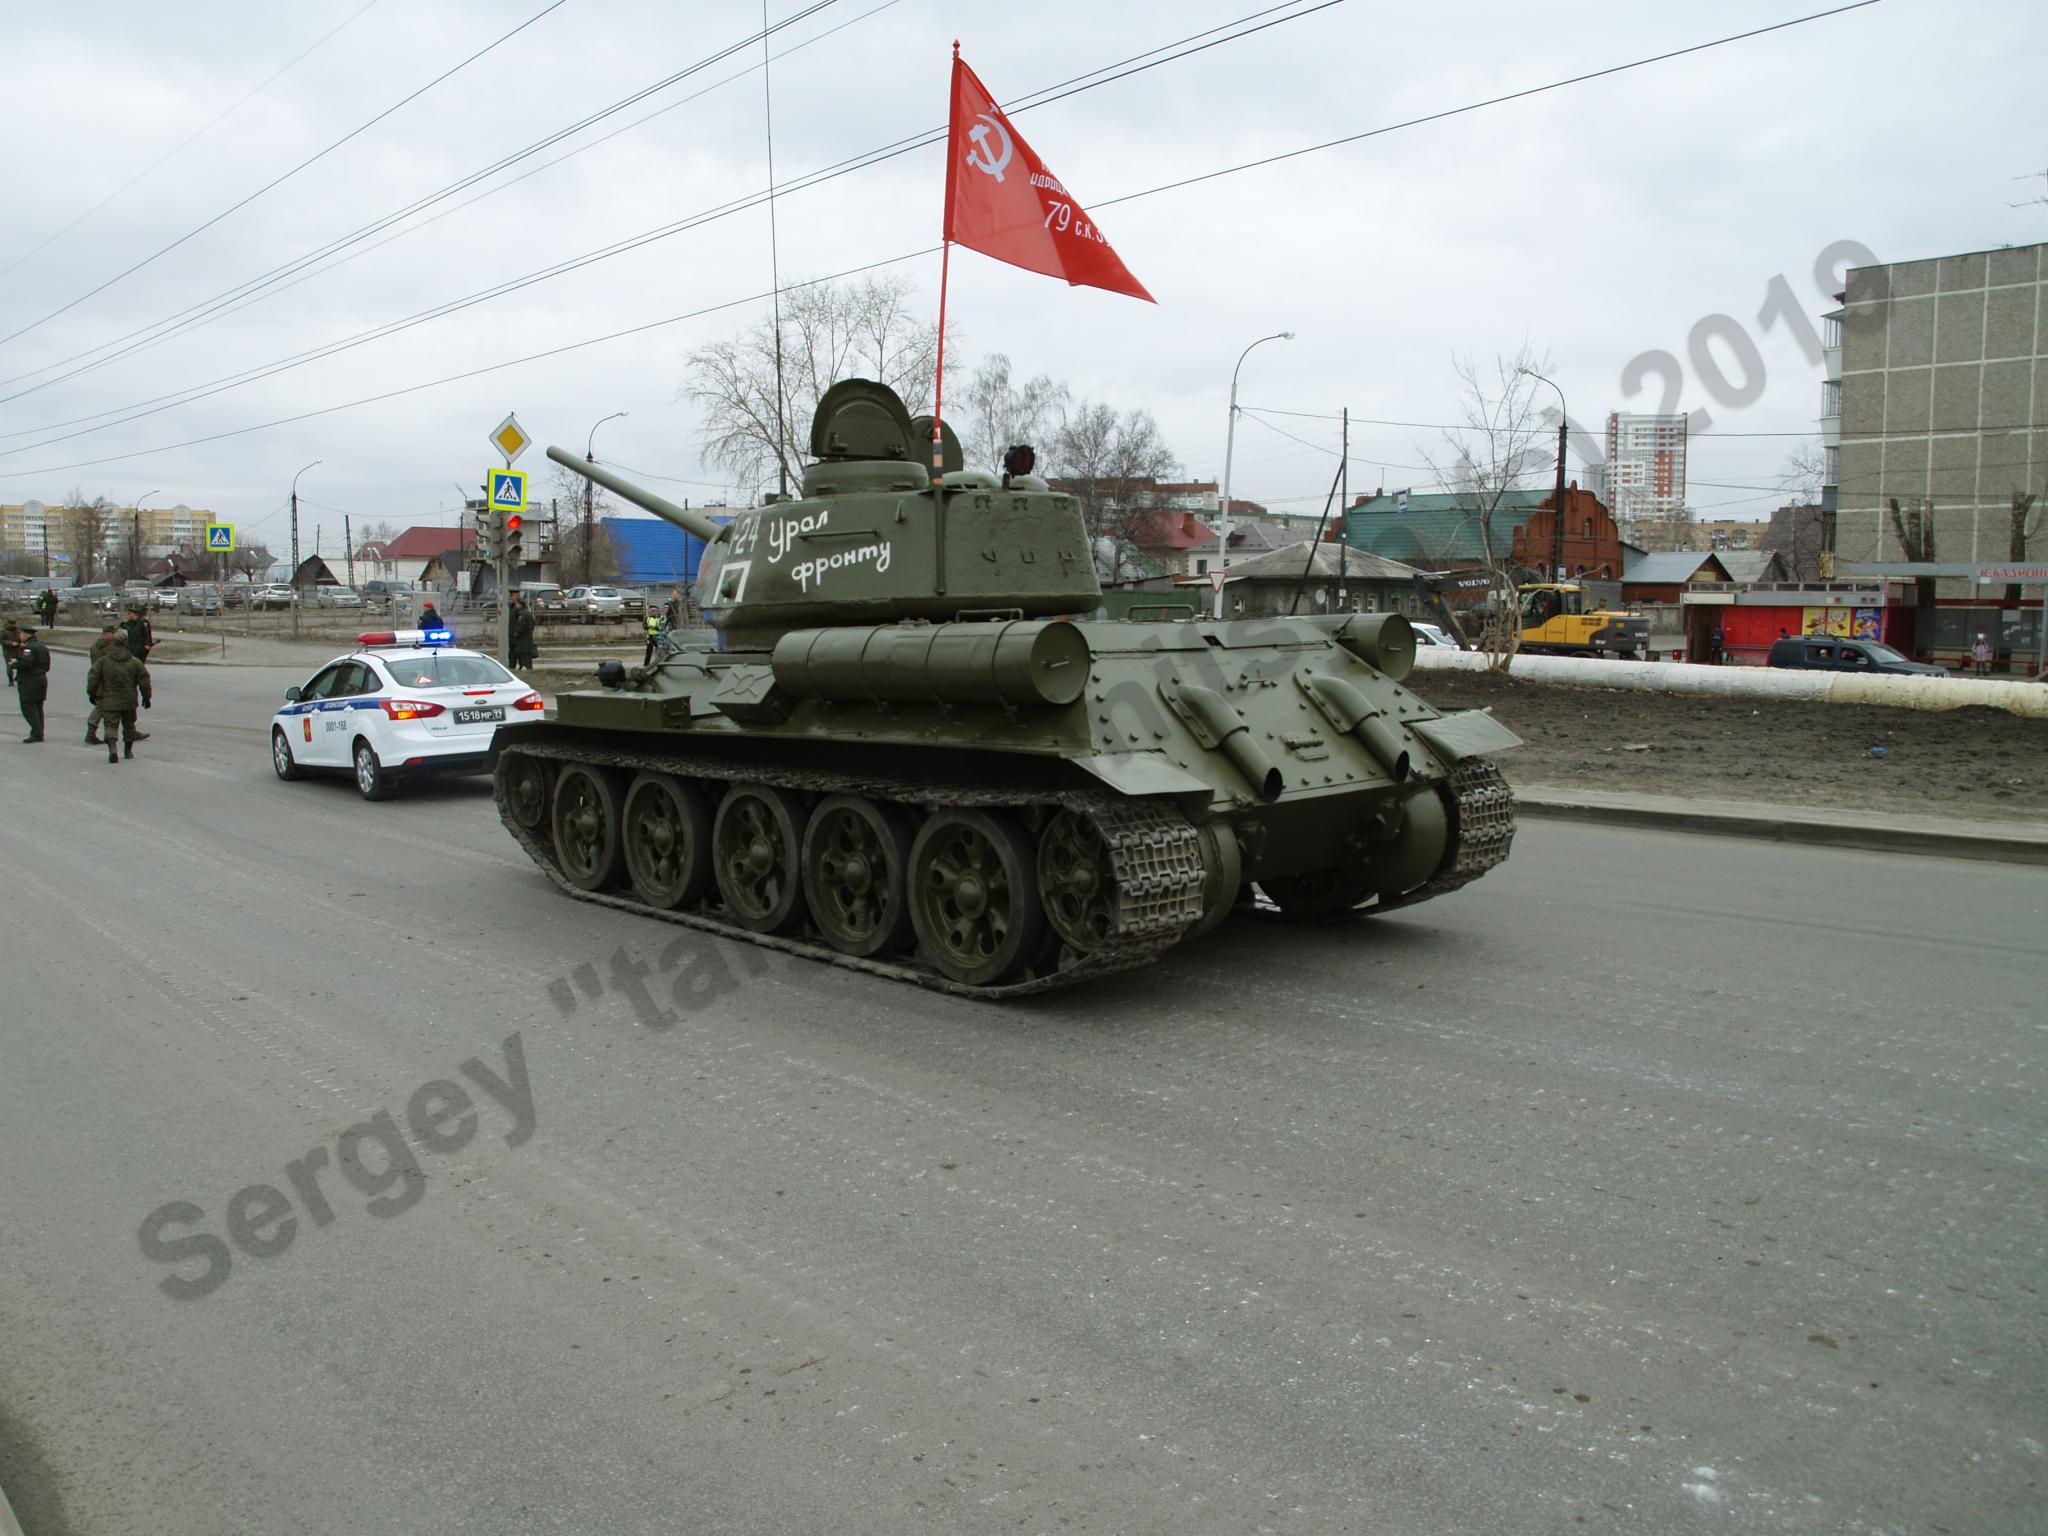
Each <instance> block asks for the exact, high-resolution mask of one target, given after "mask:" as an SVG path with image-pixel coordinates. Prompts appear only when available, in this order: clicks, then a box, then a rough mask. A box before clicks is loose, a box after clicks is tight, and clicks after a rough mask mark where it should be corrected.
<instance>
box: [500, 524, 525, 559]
mask: <svg viewBox="0 0 2048 1536" xmlns="http://www.w3.org/2000/svg"><path fill="white" fill-rule="evenodd" d="M525 525H526V519H525V518H523V517H521V516H520V515H519V514H518V513H517V512H514V513H511V514H509V515H508V516H507V517H506V519H505V537H504V545H505V563H506V564H507V565H511V566H516V565H518V564H519V562H520V561H521V560H523V559H524V558H525V543H526V538H525V535H524V533H522V532H521V530H522V529H523V528H524V527H525Z"/></svg>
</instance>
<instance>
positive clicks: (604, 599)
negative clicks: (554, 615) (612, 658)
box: [563, 587, 640, 623]
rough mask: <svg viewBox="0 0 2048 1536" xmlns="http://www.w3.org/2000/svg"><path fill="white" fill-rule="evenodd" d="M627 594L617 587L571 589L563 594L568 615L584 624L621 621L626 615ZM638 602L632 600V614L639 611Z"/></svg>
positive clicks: (637, 599) (635, 599)
mask: <svg viewBox="0 0 2048 1536" xmlns="http://www.w3.org/2000/svg"><path fill="white" fill-rule="evenodd" d="M626 597H627V594H626V593H624V592H622V591H620V590H619V589H618V588H617V587H571V588H570V589H569V590H568V591H567V592H565V593H564V594H563V598H564V600H565V601H566V604H567V607H568V611H569V613H570V614H571V615H572V616H573V617H575V618H577V619H579V620H581V621H582V622H584V623H590V622H592V621H594V620H597V619H621V618H625V617H626V616H627V615H628V612H629V610H628V608H627V606H626ZM639 604H640V600H639V598H638V597H635V598H634V599H633V607H632V609H631V610H630V612H632V613H638V612H639V611H640V606H639Z"/></svg>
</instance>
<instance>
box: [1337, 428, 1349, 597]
mask: <svg viewBox="0 0 2048 1536" xmlns="http://www.w3.org/2000/svg"><path fill="white" fill-rule="evenodd" d="M1342 409H1343V412H1344V456H1343V457H1342V458H1341V459H1339V460H1338V462H1337V485H1338V491H1337V607H1338V608H1339V609H1340V610H1341V611H1344V612H1347V613H1348V612H1349V611H1350V599H1349V597H1348V596H1347V595H1346V592H1345V583H1346V581H1347V580H1348V579H1349V577H1350V574H1351V561H1350V554H1351V541H1350V540H1349V539H1347V538H1345V537H1344V508H1345V507H1346V506H1348V505H1349V504H1350V502H1351V407H1350V406H1348V405H1347V406H1344V407H1342Z"/></svg>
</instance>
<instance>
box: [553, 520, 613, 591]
mask: <svg viewBox="0 0 2048 1536" xmlns="http://www.w3.org/2000/svg"><path fill="white" fill-rule="evenodd" d="M555 569H556V570H558V571H560V572H561V573H562V577H563V584H564V585H565V586H588V585H589V584H590V583H592V582H604V581H617V580H618V579H619V552H618V548H617V546H616V545H614V544H613V543H612V536H611V534H610V533H609V532H608V531H607V530H606V528H605V526H604V524H603V523H601V522H597V521H595V520H593V521H592V522H591V523H590V524H589V525H588V526H586V525H585V524H583V523H581V522H578V521H572V520H571V519H569V518H564V519H562V526H561V527H560V528H559V529H558V530H556V533H555ZM572 572H573V573H575V576H576V579H575V580H574V581H571V580H569V579H568V578H569V576H570V573H572Z"/></svg>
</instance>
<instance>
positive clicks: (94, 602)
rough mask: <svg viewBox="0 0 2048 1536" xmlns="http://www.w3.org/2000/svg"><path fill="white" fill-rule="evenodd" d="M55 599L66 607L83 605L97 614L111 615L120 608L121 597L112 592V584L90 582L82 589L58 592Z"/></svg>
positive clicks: (73, 588) (75, 588)
mask: <svg viewBox="0 0 2048 1536" xmlns="http://www.w3.org/2000/svg"><path fill="white" fill-rule="evenodd" d="M57 597H58V600H59V601H60V602H63V603H65V604H66V605H69V604H72V603H84V604H85V605H87V606H88V607H90V608H92V609H93V610H94V611H96V612H99V613H113V612H114V611H115V610H117V609H118V608H119V607H120V606H121V595H120V594H119V593H118V592H116V591H115V590H114V588H113V585H112V583H110V582H104V581H95V582H90V583H88V584H87V585H85V586H82V587H71V588H69V589H66V590H60V591H59V592H58V593H57Z"/></svg>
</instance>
